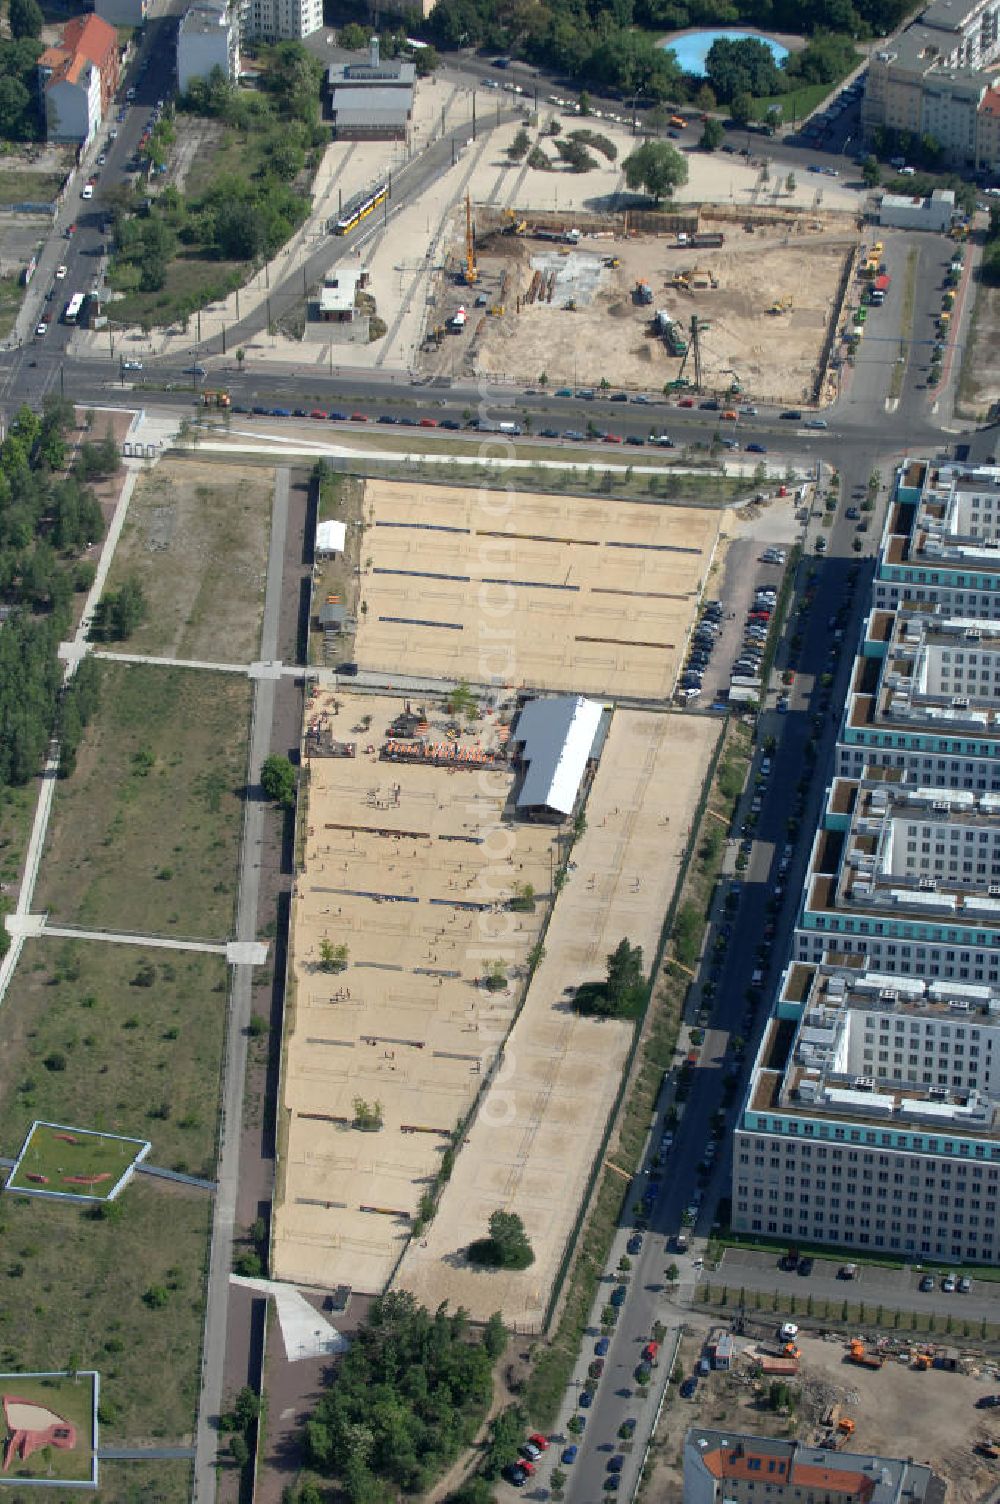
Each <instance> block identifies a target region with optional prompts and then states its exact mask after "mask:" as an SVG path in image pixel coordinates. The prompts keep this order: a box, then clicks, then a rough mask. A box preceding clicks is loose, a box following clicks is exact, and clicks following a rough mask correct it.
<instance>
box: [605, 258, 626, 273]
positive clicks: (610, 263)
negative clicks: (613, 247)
mask: <svg viewBox="0 0 1000 1504" xmlns="http://www.w3.org/2000/svg"><path fill="white" fill-rule="evenodd" d="M603 264H604V265H605V266H607V267H610V269H611V270H612V271H617V269H618V267H620V266H621V264H622V258H621V257H620V256H605V258H604V262H603Z"/></svg>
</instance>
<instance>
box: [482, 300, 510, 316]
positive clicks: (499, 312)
mask: <svg viewBox="0 0 1000 1504" xmlns="http://www.w3.org/2000/svg"><path fill="white" fill-rule="evenodd" d="M506 311H507V310H506V307H505V305H504V304H503V303H494V304H493V306H492V308H487V310H486V312H487V313H488V314H489V316H490V318H491V319H502V318H503V316H504V314H505V313H506Z"/></svg>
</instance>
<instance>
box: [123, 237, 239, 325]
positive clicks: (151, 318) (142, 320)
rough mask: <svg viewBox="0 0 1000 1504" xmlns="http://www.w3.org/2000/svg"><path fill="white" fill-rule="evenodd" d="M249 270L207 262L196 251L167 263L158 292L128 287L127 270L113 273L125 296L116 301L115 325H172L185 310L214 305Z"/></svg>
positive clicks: (231, 262) (236, 265) (235, 265)
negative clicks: (209, 304) (208, 304)
mask: <svg viewBox="0 0 1000 1504" xmlns="http://www.w3.org/2000/svg"><path fill="white" fill-rule="evenodd" d="M245 272H246V268H244V267H243V266H242V264H241V263H240V262H238V261H206V260H203V259H202V258H201V257H200V256H197V255H195V254H194V253H193V252H191V253H187V252H186V253H184V254H182V255H179V256H177V257H176V258H175V259H174V260H173V261H168V262H167V273H166V277H165V279H164V283H163V286H162V287H161V288H159V289H158V290H157V291H156V292H140V291H139V290H138V287H131V286H130V285H129V283H130V281H131V280H134V279H131V278H130V276H129V271H128V269H127V268H126V269H124V270H123V271H121V272H119V273H113V274H112V277H111V283H112V286H114V287H117V288H121V289H122V290H123V291H124V292H125V296H124V297H123V298H121V299H116V301H115V303H114V305H113V307H114V316H115V324H116V325H118V324H139V325H143V324H146V325H148V326H149V327H150V328H153V327H154V326H157V325H159V326H162V325H164V324H172V323H173V322H174V320H175V319H178V318H183V316H184V310H185V308H190V307H192V306H198V305H200V306H202V307H204V305H205V304H206V303H214V302H215V301H216V300H217V299H219V298H224V297H226V296H227V294H228V293H229V292H230V291H232V289H233V288H234V287H238V286H239V285H240V284H241V283H242V281H243V277H244V275H245Z"/></svg>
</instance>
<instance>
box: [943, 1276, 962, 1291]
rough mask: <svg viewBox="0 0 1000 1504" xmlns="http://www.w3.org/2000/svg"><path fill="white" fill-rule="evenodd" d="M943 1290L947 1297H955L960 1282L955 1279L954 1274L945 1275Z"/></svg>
mask: <svg viewBox="0 0 1000 1504" xmlns="http://www.w3.org/2000/svg"><path fill="white" fill-rule="evenodd" d="M941 1289H942V1290H943V1291H944V1293H945V1294H946V1295H954V1293H955V1291H956V1290H957V1289H958V1280H957V1279H956V1278H955V1276H954V1274H946V1275H945V1277H944V1279H943V1280H942V1281H941Z"/></svg>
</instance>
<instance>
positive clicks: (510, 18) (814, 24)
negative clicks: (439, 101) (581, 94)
mask: <svg viewBox="0 0 1000 1504" xmlns="http://www.w3.org/2000/svg"><path fill="white" fill-rule="evenodd" d="M911 9H912V5H911V3H909V0H535V3H534V4H532V5H530V6H528V5H520V4H514V3H510V0H508V3H502V4H499V5H498V4H496V3H495V0H438V3H437V4H436V5H435V7H434V9H433V11H432V12H431V14H430V16H429V18H428V20H427V22H426V24H425V27H424V35H426V36H427V37H429V38H430V39H431V40H433V41H434V42H436V43H437V44H438V45H439V46H440V47H442V48H456V47H469V46H473V47H487V48H496V49H497V50H499V51H503V52H507V53H516V54H518V55H520V56H522V57H524V58H526V59H527V60H528V61H529V62H533V63H538V64H540V65H542V66H543V67H547V68H552V69H554V70H555V71H557V72H559V73H561V74H564V75H565V76H566V77H568V78H572V79H575V80H577V81H579V82H582V83H587V84H592V85H594V86H597V87H600V88H602V89H605V90H609V91H612V92H616V93H619V94H621V95H622V96H624V97H627V96H630V95H633V94H635V93H640V94H641V95H642V96H643V97H644V98H645V99H647V100H652V101H655V100H658V99H660V100H664V99H676V100H686V99H694V98H695V97H696V95H697V93H698V91H699V90H700V89H701V88H702V87H703V84H704V80H703V79H701V78H700V77H699V78H694V77H691V76H684V75H682V73H681V70H680V68H679V66H678V64H677V60H676V58H675V57H674V56H673V54H672V53H670V52H668V51H664V49H663V47H662V46H661V45H660V43H661V42H662V39H663V35H664V33H665V32H671V31H681V30H683V29H685V28H686V27H692V26H713V27H714V26H728V25H733V24H738V23H741V22H742V23H744V24H747V25H751V26H755V27H758V28H760V29H761V30H776V31H788V32H793V33H795V34H796V35H803V34H804V35H806V36H808V37H810V38H811V39H812V40H811V42H810V46H809V47H807V48H806V49H805V52H804V53H800V54H798V56H797V57H796V58H793V59H790V60H789V61H788V64H787V65H786V68H785V69H784V70H783V72H782V77H783V78H785V79H787V80H788V81H790V82H791V81H794V82H801V83H808V82H826V81H830V79H832V78H836V77H838V76H839V73H838V72H833V73H832V74H829V76H827V70H828V69H829V68H830V67H831V65H832V59H833V56H834V53H835V51H836V52H837V53H839V55H840V57H841V59H843V56H844V55H845V48H846V49H847V50H848V51H852V50H853V49H852V46H851V44H852V43H853V41H854V40H856V39H864V38H868V37H872V36H882V35H885V34H886V33H887V32H889V31H891V30H892V29H893V28H894V27H895V26H897V25H898V24H899V22H900V21H901V20H902V19H903V18H904V17H905V16H906V14H907V13H908V12H909V11H910V10H911ZM824 37H827V38H829V37H835V38H836V39H837V48H836V49H833V48H832V47H831V46H830V44H829V43H825V44H823V45H820V44H821V39H822V38H824ZM668 40H669V39H668ZM841 71H842V70H841ZM761 82H763V83H765V84H766V83H767V82H768V80H767V79H762V80H761ZM777 92H780V88H779V89H771V88H767V87H765V88H762V89H761V90H760V94H767V93H777Z"/></svg>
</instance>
